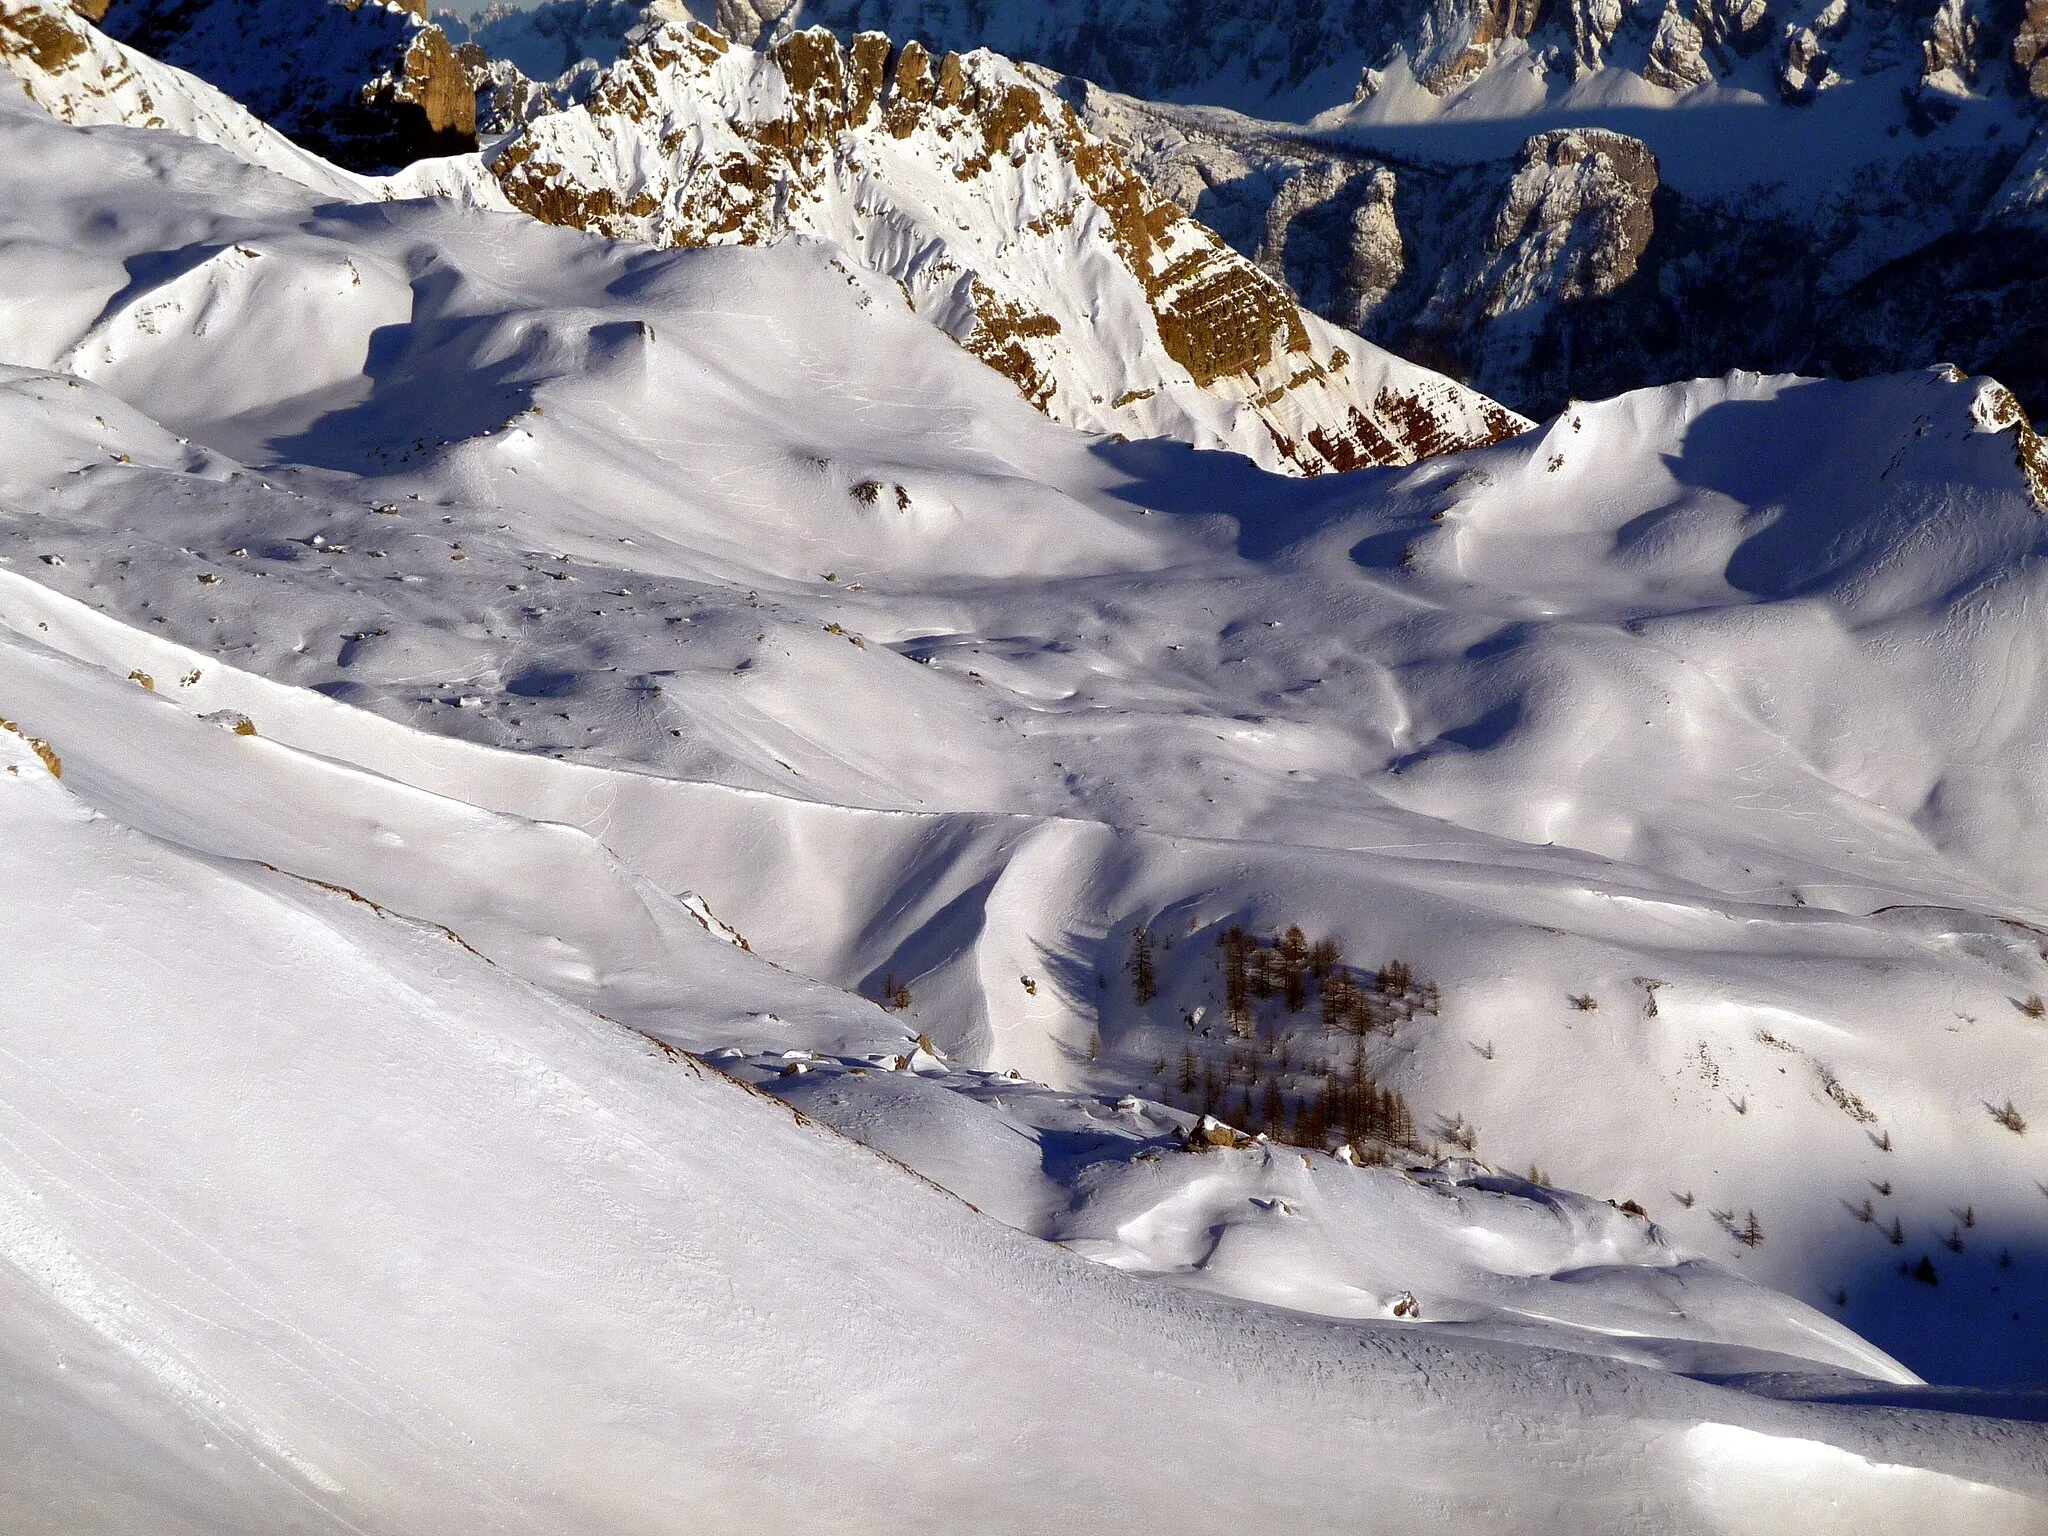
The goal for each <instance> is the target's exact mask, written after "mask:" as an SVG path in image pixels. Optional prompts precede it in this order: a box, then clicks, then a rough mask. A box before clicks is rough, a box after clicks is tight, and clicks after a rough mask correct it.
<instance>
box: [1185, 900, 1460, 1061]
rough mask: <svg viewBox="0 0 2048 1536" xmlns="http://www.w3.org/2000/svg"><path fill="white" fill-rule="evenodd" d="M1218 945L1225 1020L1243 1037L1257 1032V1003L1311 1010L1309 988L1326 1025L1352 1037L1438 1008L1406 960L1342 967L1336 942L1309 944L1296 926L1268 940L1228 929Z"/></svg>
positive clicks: (1431, 992)
mask: <svg viewBox="0 0 2048 1536" xmlns="http://www.w3.org/2000/svg"><path fill="white" fill-rule="evenodd" d="M1220 943H1221V946H1222V949H1223V1012H1224V1017H1225V1019H1226V1020H1227V1021H1228V1022H1229V1024H1230V1030H1231V1033H1232V1034H1234V1035H1237V1036H1239V1037H1240V1038H1248V1037H1250V1036H1252V1035H1255V1034H1257V1033H1258V1028H1259V1022H1258V1011H1257V1005H1258V1004H1259V1003H1261V1002H1264V1001H1266V1000H1267V999H1269V998H1274V997H1277V998H1279V999H1280V1003H1281V1006H1282V1007H1283V1008H1284V1009H1285V1010H1286V1011H1287V1012H1288V1013H1290V1014H1296V1013H1300V1012H1301V1011H1302V1010H1303V1009H1304V1008H1306V1007H1307V1006H1308V1000H1309V994H1310V992H1311V991H1314V992H1316V993H1318V994H1319V995H1320V1000H1321V1004H1322V1016H1323V1023H1324V1024H1325V1025H1326V1026H1327V1027H1329V1028H1331V1029H1340V1030H1344V1031H1346V1032H1347V1033H1350V1034H1353V1035H1365V1034H1368V1033H1370V1032H1371V1031H1373V1030H1375V1029H1392V1028H1393V1027H1394V1026H1395V1025H1396V1024H1398V1023H1400V1022H1401V1021H1402V1020H1403V1019H1410V1018H1413V1017H1415V1015H1417V1014H1419V1013H1435V1012H1436V1011H1437V1008H1438V1006H1439V999H1438V996H1437V989H1436V986H1435V984H1434V983H1432V982H1418V981H1417V980H1416V979H1415V972H1414V971H1413V970H1412V969H1411V968H1410V967H1409V966H1408V965H1407V964H1406V963H1405V962H1403V961H1400V960H1389V961H1388V962H1387V963H1386V964H1385V965H1383V966H1381V967H1380V968H1379V969H1378V970H1377V971H1360V970H1358V969H1356V968H1354V967H1352V966H1348V965H1346V964H1344V951H1343V947H1342V946H1341V945H1339V944H1338V942H1337V941H1336V940H1335V939H1318V940H1316V941H1315V942H1314V943H1310V942H1309V939H1308V935H1307V934H1305V933H1303V932H1302V931H1301V929H1300V928H1299V927H1290V928H1289V929H1288V930H1287V931H1286V932H1285V933H1282V934H1278V935H1275V936H1274V937H1273V938H1272V939H1270V940H1265V939H1260V938H1259V937H1257V936H1256V935H1254V934H1250V933H1247V932H1245V930H1244V929H1242V928H1239V927H1235V926H1233V927H1232V928H1230V929H1229V930H1227V931H1226V932H1225V933H1224V935H1223V937H1222V939H1221V940H1220Z"/></svg>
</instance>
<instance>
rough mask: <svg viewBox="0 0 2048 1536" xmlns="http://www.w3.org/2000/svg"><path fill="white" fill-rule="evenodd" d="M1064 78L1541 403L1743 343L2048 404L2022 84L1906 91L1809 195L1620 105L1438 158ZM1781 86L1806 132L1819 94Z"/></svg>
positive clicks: (1162, 181) (1245, 236)
mask: <svg viewBox="0 0 2048 1536" xmlns="http://www.w3.org/2000/svg"><path fill="white" fill-rule="evenodd" d="M1912 78H1913V80H1914V81H1917V79H1918V76H1917V75H1915V76H1913V77H1912ZM1051 83H1052V84H1053V86H1054V88H1055V89H1056V90H1057V91H1058V92H1059V93H1060V94H1061V96H1062V98H1063V99H1065V100H1067V101H1069V102H1070V103H1071V104H1073V105H1074V106H1075V108H1076V110H1077V111H1078V112H1079V113H1080V115H1081V116H1082V117H1083V118H1084V120H1086V121H1087V122H1088V123H1089V124H1090V126H1092V127H1093V128H1094V129H1095V130H1096V131H1097V132H1099V133H1101V134H1103V135H1104V136H1105V137H1107V138H1109V139H1110V140H1112V141H1113V142H1114V143H1116V144H1117V145H1119V146H1120V147H1121V148H1123V149H1124V151H1125V153H1126V154H1127V155H1128V156H1130V158H1131V159H1132V161H1133V163H1134V164H1135V165H1136V166H1137V167H1138V169H1139V170H1140V171H1141V172H1142V173H1143V174H1144V175H1145V176H1146V177H1147V179H1148V180H1150V181H1151V182H1152V183H1153V184H1154V185H1155V186H1157V187H1158V188H1159V190H1160V191H1161V193H1162V194H1163V195H1165V196H1167V197H1170V198H1172V199H1173V200H1174V201H1176V202H1178V203H1180V204H1182V205H1183V206H1186V207H1188V208H1189V209H1191V210H1192V211H1193V212H1194V213H1195V215H1196V216H1197V217H1198V218H1200V219H1202V220H1203V222H1204V223H1206V224H1208V225H1209V226H1210V227H1211V228H1214V229H1216V230H1217V231H1218V232H1219V233H1220V234H1222V235H1223V236H1224V238H1226V239H1227V240H1229V241H1230V243H1231V244H1232V245H1233V246H1235V247H1236V248H1237V249H1238V250H1240V251H1242V252H1244V253H1245V254H1246V255H1248V256H1250V257H1252V259H1254V260H1255V261H1257V262H1258V263H1259V264H1260V265H1261V266H1262V267H1263V268H1264V269H1265V270H1266V271H1268V272H1269V273H1270V274H1271V275H1273V276H1274V277H1275V278H1277V279H1279V280H1281V281H1284V282H1286V283H1287V284H1288V285H1289V287H1290V288H1291V289H1292V290H1293V291H1294V292H1295V293H1296V294H1297V295H1298V296H1299V297H1300V298H1301V300H1302V301H1303V302H1304V303H1305V304H1307V305H1309V306H1310V307H1311V308H1314V309H1316V310H1318V311H1320V312H1321V313H1323V314H1326V315H1328V316H1330V317H1331V318H1333V319H1335V320H1337V321H1339V322H1341V323H1342V324H1344V325H1346V326H1349V327H1351V328H1352V329H1354V330H1357V331H1359V332H1360V333H1361V334H1363V335H1365V336H1367V337H1369V338H1370V339H1371V340H1373V341H1376V342H1378V343H1379V344H1380V345H1382V346H1385V347H1388V348H1390V349H1392V350H1394V351H1397V352H1399V353H1401V354H1402V355H1403V356H1406V357H1412V358H1415V359H1417V360H1418V361H1422V362H1426V363H1428V364H1429V365H1430V366H1432V367H1436V368H1439V369H1443V370H1446V371H1448V372H1451V373H1453V374H1454V375H1456V376H1458V377H1461V378H1465V379H1468V380H1469V381H1470V382H1471V383H1472V384H1473V385H1474V386H1475V387H1477V388H1479V389H1481V390H1484V391H1485V392H1486V393H1487V394H1489V395H1491V396H1493V397H1494V398H1496V399H1500V400H1502V401H1504V402H1505V403H1507V404H1508V405H1510V406H1512V407H1513V408H1514V409H1516V410H1518V411H1522V412H1525V413H1527V414H1530V415H1537V416H1541V415H1546V414H1548V413H1550V412H1552V411H1554V410H1557V409H1559V408H1560V407H1561V406H1562V405H1563V404H1564V403H1565V402H1566V401H1567V400H1569V399H1572V398H1582V399H1598V398H1602V397H1604V396H1607V395H1611V394H1616V393H1619V392H1621V391H1623V390H1626V389H1630V388H1634V387H1637V386H1638V385H1641V384H1644V383H1661V382H1667V381H1670V380H1675V379H1682V378H1691V377H1697V376H1702V375H1714V374H1719V373H1725V372H1726V371H1728V370H1729V369H1730V368H1751V369H1758V370H1763V371H1777V372H1787V371H1800V372H1809V373H1827V372H1840V373H1847V374H1852V375H1860V374H1866V373H1877V372H1889V371H1894V370H1897V369H1903V368H1910V367H1919V366H1926V365H1929V364H1931V363H1934V362H1939V361H1954V362H1956V363H1959V364H1961V365H1962V366H1964V367H1967V368H1969V369H1971V370H1972V371H1974V372H1985V373H1992V374H1995V375H1997V376H1998V377H2000V378H2001V379H2004V380H2005V381H2006V382H2007V383H2009V384H2010V385H2011V386H2012V387H2013V388H2014V389H2015V390H2016V391H2017V392H2018V393H2019V395H2020V397H2021V398H2022V400H2024V401H2025V403H2026V405H2027V407H2028V408H2029V409H2030V410H2033V411H2036V412H2039V411H2041V410H2043V409H2044V408H2048V277H2044V276H2043V274H2044V273H2048V129H2030V128H2029V126H2028V121H2029V109H2026V108H2025V107H2024V106H2019V107H2017V108H2015V107H2014V106H2013V104H2012V103H2011V102H2010V101H2008V102H2007V103H2006V104H2004V105H2000V104H1999V103H1996V102H1986V101H1983V100H1981V99H1980V100H1979V102H1978V104H1977V106H1976V107H1975V108H1974V109H1973V111H1974V113H1975V116H1974V117H1973V118H1970V119H1965V120H1964V122H1963V123H1961V124H1958V129H1957V131H1948V132H1942V133H1938V134H1935V135H1930V136H1929V137H1928V138H1927V139H1925V140H1923V139H1920V138H1918V137H1916V136H1915V135H1914V134H1913V132H1912V131H1911V127H1910V123H1911V120H1912V116H1913V113H1912V110H1911V109H1909V108H1907V107H1905V106H1904V105H1900V104H1899V98H1898V97H1897V96H1896V95H1894V96H1893V97H1891V98H1890V99H1891V101H1892V102H1893V103H1894V104H1895V107H1896V108H1897V122H1896V125H1895V126H1896V128H1897V133H1896V136H1895V137H1886V136H1884V134H1883V133H1882V130H1881V129H1878V130H1873V132H1874V133H1875V134H1876V136H1877V142H1878V143H1879V144H1881V145H1884V146H1886V149H1885V150H1884V151H1883V152H1882V153H1879V154H1875V155H1873V156H1872V157H1871V158H1870V159H1869V160H1868V161H1867V162H1865V163H1861V164H1857V165H1852V166H1851V167H1850V168H1848V169H1846V170H1844V171H1842V172H1841V173H1840V174H1838V175H1833V176H1832V178H1831V179H1826V180H1823V181H1821V182H1820V183H1818V184H1817V185H1815V187H1814V188H1813V190H1812V191H1811V192H1810V193H1808V194H1806V195H1805V196H1803V197H1799V198H1794V197H1787V196H1784V195H1780V194H1777V193H1772V192H1770V191H1769V189H1768V188H1765V189H1763V190H1759V191H1752V190H1748V189H1746V188H1744V187H1743V186H1742V184H1741V182H1740V180H1739V179H1738V178H1735V177H1730V176H1723V177H1722V178H1721V180H1722V182H1723V183H1724V185H1723V187H1721V188H1719V189H1717V188H1715V187H1713V186H1711V185H1710V186H1708V187H1706V188H1705V189H1702V188H1699V187H1697V186H1689V185H1673V184H1672V181H1671V179H1670V177H1669V176H1668V175H1667V173H1666V171H1665V169H1664V168H1663V167H1660V166H1659V164H1658V163H1657V159H1656V156H1655V155H1654V154H1652V153H1651V151H1650V150H1649V148H1648V146H1647V145H1645V144H1644V143H1642V142H1641V141H1640V140H1637V139H1635V138H1632V137H1630V136H1628V135H1624V134H1619V133H1614V132H1611V131H1606V130H1599V129H1576V130H1571V131H1569V132H1558V131H1552V132H1546V133H1538V134H1533V135H1531V136H1530V137H1529V138H1528V139H1527V140H1526V141H1525V142H1524V143H1523V145H1522V146H1521V147H1520V149H1519V150H1518V151H1517V152H1516V153H1514V154H1512V155H1509V156H1507V157H1505V158H1501V159H1487V160H1476V161H1471V162H1467V163H1445V162H1442V161H1424V160H1419V159H1414V158H1409V157H1403V156H1400V155H1393V154H1387V153H1384V152H1381V151H1375V150H1370V149H1366V148H1361V147H1360V146H1359V144H1358V143H1357V142H1356V141H1355V140H1353V139H1351V138H1349V137H1347V136H1346V134H1345V133H1344V132H1342V131H1341V130H1340V131H1324V132H1315V131H1304V130H1301V129H1297V128H1290V127H1286V126H1284V125H1278V124H1273V125H1261V124H1256V123H1248V122H1246V121H1245V120H1243V119H1240V118H1229V117H1222V116H1219V115H1217V114H1213V113H1202V112H1198V111H1192V110H1186V109H1177V108H1172V107H1167V106H1161V105H1159V104H1155V103H1146V102H1140V101H1135V100H1133V99H1131V98H1129V97H1124V96H1119V95H1115V94H1113V93H1110V92H1106V91H1102V90H1100V89H1098V88H1096V87H1094V86H1092V85H1089V84H1086V83H1083V82H1078V81H1073V80H1066V79H1056V80H1052V81H1051ZM1746 110H1748V111H1752V112H1757V111H1764V112H1766V113H1768V112H1769V111H1770V110H1771V109H1758V108H1754V107H1752V108H1748V109H1746ZM1775 110H1776V112H1777V113H1778V114H1781V115H1780V116H1778V117H1776V118H1774V119H1772V120H1773V121H1781V122H1783V123H1784V124H1785V125H1786V126H1787V137H1786V140H1785V142H1786V144H1787V146H1788V147H1787V148H1786V149H1785V150H1784V151H1783V154H1784V155H1785V156H1786V157H1796V156H1797V154H1798V153H1799V152H1798V151H1797V150H1796V149H1793V148H1791V147H1789V146H1791V145H1792V144H1795V143H1796V142H1797V141H1796V139H1795V138H1794V137H1793V136H1792V133H1791V129H1792V127H1793V125H1796V124H1798V123H1801V122H1804V121H1806V120H1807V119H1806V118H1805V117H1804V115H1803V113H1802V112H1801V111H1800V110H1799V109H1796V108H1786V107H1780V108H1777V109H1775ZM1969 124H1975V125H1976V126H1975V127H1974V128H1971V129H1970V131H1968V132H1967V133H1963V132H1961V130H1962V129H1963V128H1965V127H1966V126H1968V125H1969ZM1986 124H1988V127H1987V126H1986ZM2030 133H2031V135H2032V137H2031V146H2030V147H2027V148H2026V149H2025V152H2024V153H2022V149H2023V146H2026V145H2028V143H2029V140H2028V137H2027V136H2028V135H2029V134H2030ZM1959 135H1960V136H1959ZM1765 148H1766V149H1768V148H1769V143H1768V141H1767V142H1766V144H1765ZM1728 152H1729V153H1730V154H1731V155H1733V154H1735V153H1737V151H1736V150H1735V149H1733V148H1731V149H1730V150H1729V151H1728ZM1696 169H1697V167H1696V166H1695V170H1696ZM1755 174H1756V179H1757V180H1758V181H1759V182H1762V181H1766V180H1768V179H1769V178H1770V177H1772V176H1774V175H1775V176H1782V175H1783V174H1784V167H1783V166H1782V165H1780V164H1776V163H1773V162H1772V161H1771V160H1770V159H1769V158H1767V159H1766V160H1765V161H1764V162H1763V163H1759V164H1758V165H1757V166H1756V170H1755ZM1729 182H1735V183H1736V185H1735V187H1733V188H1729V187H1727V186H1726V185H1725V184H1726V183H1729Z"/></svg>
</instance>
